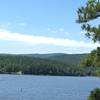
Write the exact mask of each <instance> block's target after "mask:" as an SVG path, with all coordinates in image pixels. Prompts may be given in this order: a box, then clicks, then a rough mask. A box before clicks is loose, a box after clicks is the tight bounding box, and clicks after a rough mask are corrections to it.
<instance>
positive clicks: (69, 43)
mask: <svg viewBox="0 0 100 100" xmlns="http://www.w3.org/2000/svg"><path fill="white" fill-rule="evenodd" d="M0 40H8V41H20V42H25V43H29V44H32V45H38V44H41V45H43V44H47V45H55V46H63V47H84V48H96V47H98V46H100V44H99V43H95V44H92V43H87V42H84V41H76V40H70V39H67V38H66V39H64V38H63V39H62V38H52V37H45V36H34V35H26V34H22V33H13V32H9V31H4V30H0Z"/></svg>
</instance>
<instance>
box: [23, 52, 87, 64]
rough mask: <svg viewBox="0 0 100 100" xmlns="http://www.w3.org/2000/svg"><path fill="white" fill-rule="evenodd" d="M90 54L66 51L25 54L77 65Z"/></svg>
mask: <svg viewBox="0 0 100 100" xmlns="http://www.w3.org/2000/svg"><path fill="white" fill-rule="evenodd" d="M87 55H88V54H64V53H51V54H26V55H24V56H29V57H35V58H42V59H48V60H52V61H59V62H63V63H67V64H71V65H77V64H79V63H80V61H81V60H82V59H84V58H85V57H86V56H87Z"/></svg>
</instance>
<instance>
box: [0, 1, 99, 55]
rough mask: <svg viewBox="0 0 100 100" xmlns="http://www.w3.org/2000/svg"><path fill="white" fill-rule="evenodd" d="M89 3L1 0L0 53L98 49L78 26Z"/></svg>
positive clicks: (81, 51)
mask: <svg viewBox="0 0 100 100" xmlns="http://www.w3.org/2000/svg"><path fill="white" fill-rule="evenodd" d="M86 1H87V0H0V53H11V54H32V53H41V54H44V53H68V54H76V53H77V54H78V53H89V52H90V51H91V50H93V49H95V48H96V47H98V46H99V44H98V43H96V44H94V43H93V42H92V41H91V40H89V39H88V38H87V37H86V36H85V35H84V32H83V31H82V30H81V26H80V25H79V24H77V23H76V19H77V9H78V8H79V7H81V6H82V5H84V4H85V3H86Z"/></svg>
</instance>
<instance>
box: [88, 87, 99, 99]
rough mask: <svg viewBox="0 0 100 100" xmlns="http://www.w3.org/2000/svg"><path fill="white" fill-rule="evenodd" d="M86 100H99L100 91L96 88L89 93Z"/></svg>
mask: <svg viewBox="0 0 100 100" xmlns="http://www.w3.org/2000/svg"><path fill="white" fill-rule="evenodd" d="M88 100H100V89H99V88H96V89H94V90H93V91H91V93H90V96H89V97H88Z"/></svg>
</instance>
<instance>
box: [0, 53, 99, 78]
mask: <svg viewBox="0 0 100 100" xmlns="http://www.w3.org/2000/svg"><path fill="white" fill-rule="evenodd" d="M51 55H52V54H51ZM58 55H59V54H58ZM58 55H56V56H58ZM49 56H50V55H49ZM59 56H60V55H59ZM61 56H62V55H61ZM71 56H72V55H71ZM73 56H76V55H73ZM78 56H79V55H78ZM80 56H81V55H80ZM62 57H63V56H62ZM68 57H69V55H68ZM52 58H53V56H52ZM54 58H55V55H54ZM74 58H75V57H74ZM81 58H84V56H83V55H82V56H81ZM64 60H65V59H64ZM77 60H81V59H80V57H79V59H78V57H77ZM77 62H79V61H77ZM97 69H99V67H82V66H79V64H76V65H73V62H72V64H71V62H70V63H64V62H63V61H62V60H61V61H60V60H59V59H58V61H57V59H56V60H55V59H52V60H51V59H49V58H47V59H46V58H39V57H33V56H29V55H0V73H8V74H12V73H13V74H17V72H22V74H34V75H63V76H87V75H89V76H90V75H97V74H98V72H97Z"/></svg>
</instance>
